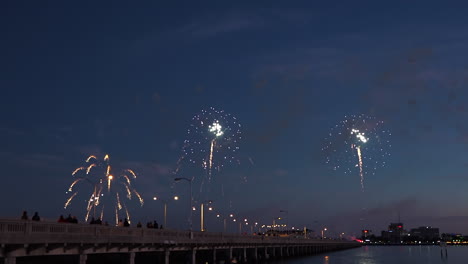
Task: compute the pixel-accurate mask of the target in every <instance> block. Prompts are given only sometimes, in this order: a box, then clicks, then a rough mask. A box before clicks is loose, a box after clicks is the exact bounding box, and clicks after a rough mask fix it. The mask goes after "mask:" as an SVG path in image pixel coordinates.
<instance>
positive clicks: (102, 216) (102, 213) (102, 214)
mask: <svg viewBox="0 0 468 264" xmlns="http://www.w3.org/2000/svg"><path fill="white" fill-rule="evenodd" d="M99 219H101V220H102V219H104V206H102V208H101V218H99Z"/></svg>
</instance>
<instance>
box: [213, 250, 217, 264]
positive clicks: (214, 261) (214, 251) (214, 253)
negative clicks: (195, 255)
mask: <svg viewBox="0 0 468 264" xmlns="http://www.w3.org/2000/svg"><path fill="white" fill-rule="evenodd" d="M213 263H216V248H213Z"/></svg>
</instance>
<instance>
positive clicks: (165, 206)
mask: <svg viewBox="0 0 468 264" xmlns="http://www.w3.org/2000/svg"><path fill="white" fill-rule="evenodd" d="M153 200H154V201H157V200H160V201H161V202H163V204H164V227H165V228H167V201H166V200H162V199H158V197H156V196H154V197H153ZM174 200H175V201H177V200H179V196H174Z"/></svg>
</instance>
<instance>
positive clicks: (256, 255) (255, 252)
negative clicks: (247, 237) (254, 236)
mask: <svg viewBox="0 0 468 264" xmlns="http://www.w3.org/2000/svg"><path fill="white" fill-rule="evenodd" d="M253 257H254V259H255V260H258V248H257V247H255V248H254V254H253Z"/></svg>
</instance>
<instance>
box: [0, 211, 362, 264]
mask: <svg viewBox="0 0 468 264" xmlns="http://www.w3.org/2000/svg"><path fill="white" fill-rule="evenodd" d="M359 246H360V244H359V243H357V242H349V241H334V240H314V239H307V238H292V237H263V236H254V235H237V234H229V233H213V232H190V231H179V230H162V229H148V228H133V227H109V226H100V225H89V224H70V223H50V222H35V221H24V220H0V263H1V260H2V259H3V261H4V263H5V264H16V262H17V260H18V262H20V260H21V259H25V258H32V257H34V256H57V255H61V256H63V255H67V256H73V259H76V261H75V262H76V263H77V264H78V263H79V264H86V263H90V262H92V261H90V259H92V258H93V257H96V256H98V255H100V254H118V255H119V256H118V257H119V260H122V259H125V263H128V264H135V263H136V262H137V263H139V262H140V261H139V258H142V256H144V255H145V254H148V253H151V254H153V256H152V257H153V258H152V259H154V262H152V263H165V264H169V263H181V262H182V263H186V262H188V263H192V264H195V263H229V262H230V260H231V259H232V258H236V259H238V260H240V261H243V262H247V261H248V262H249V263H252V262H255V261H256V260H259V259H262V260H264V259H271V258H275V257H288V256H300V255H311V254H317V253H321V252H326V251H333V250H341V249H348V248H353V247H359ZM181 255H183V257H181ZM181 259H184V260H182V261H181ZM223 261H225V262H223ZM67 262H69V261H67Z"/></svg>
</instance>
